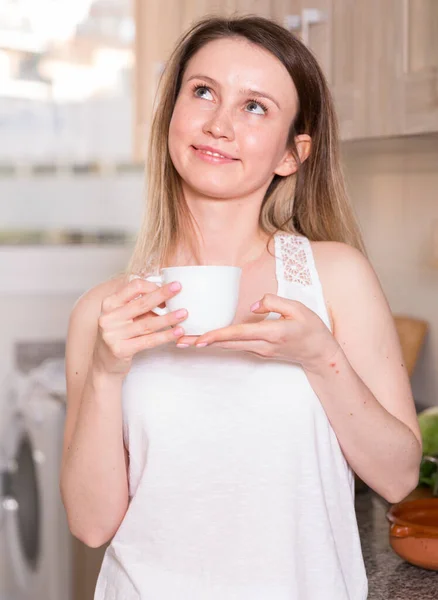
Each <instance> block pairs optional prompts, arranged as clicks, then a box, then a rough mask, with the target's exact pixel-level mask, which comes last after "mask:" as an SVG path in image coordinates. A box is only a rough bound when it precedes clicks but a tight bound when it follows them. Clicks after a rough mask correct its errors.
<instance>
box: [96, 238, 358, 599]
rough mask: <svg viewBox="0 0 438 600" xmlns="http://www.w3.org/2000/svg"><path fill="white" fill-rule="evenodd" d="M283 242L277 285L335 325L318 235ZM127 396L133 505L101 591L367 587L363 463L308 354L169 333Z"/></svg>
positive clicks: (139, 367) (207, 592) (304, 594)
mask: <svg viewBox="0 0 438 600" xmlns="http://www.w3.org/2000/svg"><path fill="white" fill-rule="evenodd" d="M275 248H276V275H277V282H278V295H279V296H282V297H285V298H290V299H295V300H298V301H300V302H302V303H303V304H305V305H306V306H308V307H309V308H310V309H312V310H313V311H314V312H316V313H317V314H318V315H319V316H320V318H321V319H322V320H323V321H324V323H325V324H326V326H327V327H328V328H330V321H329V318H328V313H327V310H326V306H325V302H324V298H323V295H322V288H321V284H320V280H319V277H318V274H317V271H316V269H315V264H314V260H313V255H312V249H311V246H310V243H309V241H308V239H307V238H305V237H302V236H297V235H291V234H285V233H279V234H277V235H276V238H275ZM269 318H278V315H276V314H271V315H269ZM122 401H123V414H124V437H125V443H126V446H127V447H128V449H129V456H130V465H129V489H130V504H129V508H128V511H127V513H126V515H125V517H124V519H123V522H122V523H121V525H120V527H119V529H118V531H117V533H116V534H115V536H114V538H113V540H112V542H111V544H110V546H109V547H108V549H107V550H106V553H105V557H104V560H103V564H102V568H101V571H100V575H99V579H98V583H97V587H96V593H95V600H365V599H366V598H367V595H368V582H367V577H366V572H365V566H364V562H363V556H362V550H361V545H360V538H359V533H358V527H357V521H356V514H355V508H354V475H353V472H352V470H351V468H350V467H349V465H348V463H347V462H346V459H345V457H344V455H343V453H342V450H341V448H340V445H339V442H338V440H337V437H336V435H335V433H334V431H333V429H332V427H331V425H330V422H329V420H328V418H327V416H326V413H325V411H324V409H323V407H322V405H321V403H320V401H319V399H318V397H317V396H316V394H315V392H314V391H313V389H312V387H311V386H310V384H309V382H308V379H307V377H306V375H305V373H304V371H303V369H302V368H301V367H300V366H299V365H297V364H293V363H289V362H284V361H275V360H264V359H262V358H260V357H257V356H253V355H250V354H248V353H243V352H234V351H229V350H226V351H224V350H221V349H218V348H209V347H207V348H204V349H202V350H199V349H193V348H188V349H179V348H175V346H174V344H169V345H166V346H161V347H159V348H157V349H154V350H152V351H151V350H147V351H145V352H142V353H139V354H137V355H136V357H135V359H134V361H133V365H132V368H131V370H130V372H129V374H128V376H127V377H126V378H125V381H124V385H123V398H122ZM108 493H111V490H108Z"/></svg>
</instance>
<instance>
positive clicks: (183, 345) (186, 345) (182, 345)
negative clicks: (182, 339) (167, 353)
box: [176, 344, 190, 348]
mask: <svg viewBox="0 0 438 600" xmlns="http://www.w3.org/2000/svg"><path fill="white" fill-rule="evenodd" d="M189 346H190V344H176V347H177V348H188V347H189Z"/></svg>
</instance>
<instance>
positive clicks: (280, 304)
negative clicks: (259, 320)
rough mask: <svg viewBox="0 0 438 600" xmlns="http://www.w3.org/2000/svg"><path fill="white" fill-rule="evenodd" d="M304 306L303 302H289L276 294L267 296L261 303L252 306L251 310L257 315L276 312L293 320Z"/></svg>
mask: <svg viewBox="0 0 438 600" xmlns="http://www.w3.org/2000/svg"><path fill="white" fill-rule="evenodd" d="M302 306H303V305H302V304H301V302H297V301H296V300H289V298H282V297H281V296H276V295H275V294H265V295H264V296H263V298H262V299H261V300H259V302H256V303H255V304H253V305H252V306H251V310H252V312H254V313H256V314H263V313H269V312H276V313H279V314H280V315H282V316H283V317H285V318H286V319H291V318H293V317H296V316H297V314H298V311H299V310H300V307H302Z"/></svg>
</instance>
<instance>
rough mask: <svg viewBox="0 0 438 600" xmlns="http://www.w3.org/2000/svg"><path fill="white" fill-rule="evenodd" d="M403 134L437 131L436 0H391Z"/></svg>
mask: <svg viewBox="0 0 438 600" xmlns="http://www.w3.org/2000/svg"><path fill="white" fill-rule="evenodd" d="M393 4H394V8H395V10H396V14H395V19H396V22H397V26H398V30H399V31H400V35H399V37H398V53H399V56H400V59H399V64H398V71H397V74H396V90H397V96H398V98H399V103H400V111H401V119H402V122H401V128H402V133H423V132H428V131H438V2H437V0H398V1H396V0H393Z"/></svg>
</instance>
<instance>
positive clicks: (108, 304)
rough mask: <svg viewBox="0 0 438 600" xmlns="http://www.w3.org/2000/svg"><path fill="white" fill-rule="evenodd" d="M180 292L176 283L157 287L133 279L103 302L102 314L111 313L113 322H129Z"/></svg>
mask: <svg viewBox="0 0 438 600" xmlns="http://www.w3.org/2000/svg"><path fill="white" fill-rule="evenodd" d="M180 290H181V284H180V283H178V282H176V281H174V282H172V283H169V284H167V285H164V286H163V287H158V286H157V285H156V284H155V283H150V282H148V281H144V280H142V279H135V280H134V281H131V283H129V284H128V285H127V286H125V288H123V289H122V290H120V291H119V292H117V293H116V294H113V295H112V296H109V297H108V298H106V299H105V300H104V302H103V303H102V313H103V314H108V313H111V314H112V318H113V319H114V320H118V321H121V322H124V321H129V320H131V319H135V318H136V317H138V316H140V315H143V314H145V313H148V312H149V311H150V310H152V309H154V308H156V307H157V306H159V305H160V304H162V303H163V302H166V300H168V299H169V298H172V297H173V296H176V295H177V294H178V293H179V292H180Z"/></svg>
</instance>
